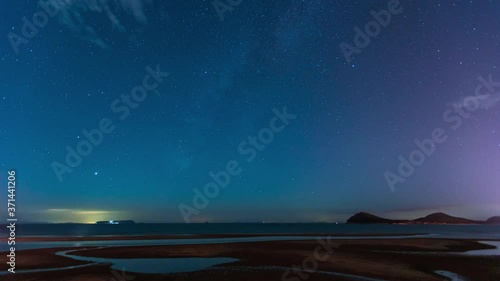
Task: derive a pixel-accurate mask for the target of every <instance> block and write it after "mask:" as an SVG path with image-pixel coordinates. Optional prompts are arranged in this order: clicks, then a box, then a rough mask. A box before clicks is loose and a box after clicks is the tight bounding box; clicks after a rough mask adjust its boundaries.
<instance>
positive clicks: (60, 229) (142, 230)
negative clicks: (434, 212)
mask: <svg viewBox="0 0 500 281" xmlns="http://www.w3.org/2000/svg"><path fill="white" fill-rule="evenodd" d="M7 230H8V229H7V228H6V226H5V225H2V226H1V227H0V236H1V237H6V236H7V235H8V233H7ZM319 233H328V234H348V235H359V234H408V233H419V234H436V235H438V236H441V237H448V238H474V239H500V226H499V225H385V224H371V225H357V224H325V223H312V224H311V223H309V224H307V223H295V224H264V223H233V224H216V223H206V224H180V223H179V224H151V223H137V224H122V225H120V224H118V225H99V224H19V225H17V226H16V236H17V237H22V236H115V235H117V236H124V235H168V234H176V235H190V234H191V235H193V234H319Z"/></svg>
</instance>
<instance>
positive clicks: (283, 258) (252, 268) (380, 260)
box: [2, 234, 500, 281]
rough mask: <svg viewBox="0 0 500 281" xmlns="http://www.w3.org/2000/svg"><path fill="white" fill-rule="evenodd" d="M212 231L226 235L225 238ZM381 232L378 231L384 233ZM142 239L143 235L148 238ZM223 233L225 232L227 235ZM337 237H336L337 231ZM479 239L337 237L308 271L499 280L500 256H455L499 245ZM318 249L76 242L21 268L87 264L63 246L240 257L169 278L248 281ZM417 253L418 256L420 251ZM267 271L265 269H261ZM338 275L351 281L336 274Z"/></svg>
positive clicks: (97, 273) (99, 274) (106, 274)
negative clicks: (327, 252)
mask: <svg viewBox="0 0 500 281" xmlns="http://www.w3.org/2000/svg"><path fill="white" fill-rule="evenodd" d="M211 236H212V235H211ZM214 236H216V237H218V238H221V235H214ZM266 236H269V235H266ZM280 236H283V235H280ZM289 236H290V235H289ZM311 236H312V235H311ZM322 236H324V235H322ZM350 236H351V235H350ZM379 236H381V235H380V234H379ZM140 237H141V238H143V237H144V236H140ZM149 237H151V236H149ZM169 237H171V236H169ZM212 237H213V236H212ZM222 237H227V236H224V235H222ZM231 237H234V235H231ZM239 237H242V236H241V235H240V236H239ZM243 237H248V236H243ZM336 237H337V238H338V235H337V236H336ZM87 238H88V237H87ZM112 238H118V239H121V238H122V237H116V236H115V237H109V239H112ZM135 238H137V237H135ZM183 238H184V237H183ZM197 238H200V237H197ZM205 238H206V237H205ZM477 240H478V239H444V238H404V239H399V238H389V239H353V240H350V239H338V240H337V239H332V240H330V242H329V243H331V244H332V245H334V246H335V250H334V252H333V254H332V255H331V256H330V257H329V259H328V260H327V261H325V262H318V269H317V270H316V271H315V272H312V273H308V274H310V275H311V277H314V278H313V279H314V280H331V279H329V276H328V274H324V272H332V273H341V274H347V275H355V276H363V277H366V278H374V279H381V280H399V281H406V280H408V281H410V280H411V281H413V280H428V281H438V280H442V276H440V277H439V275H437V274H436V273H434V272H435V271H438V270H442V271H449V272H453V273H456V274H460V275H461V276H465V277H466V278H469V279H470V280H500V272H498V268H499V267H500V259H499V258H498V257H488V256H484V257H483V256H468V255H458V254H460V253H464V252H467V251H473V250H483V249H492V248H495V247H492V246H488V245H484V244H481V243H480V242H478V241H477ZM317 246H318V242H317V241H315V240H294V241H268V242H265V241H263V242H236V243H221V244H193V245H164V246H114V247H104V248H103V247H86V248H85V249H83V248H78V247H66V248H45V249H33V250H20V251H19V252H18V255H19V259H18V263H17V265H16V269H17V270H29V269H47V268H61V267H67V266H82V265H85V264H87V263H86V262H84V261H77V260H74V259H71V258H67V257H62V256H59V255H57V254H56V253H58V252H61V251H71V254H72V255H76V256H79V257H96V258H106V259H116V258H120V259H156V258H173V259H175V258H186V257H200V258H217V257H230V258H234V259H237V260H238V261H236V262H231V263H229V264H224V265H218V266H214V267H211V268H207V269H205V270H200V271H195V272H187V273H170V274H167V275H166V276H170V277H172V276H183V278H184V280H186V281H191V280H193V281H194V280H207V281H208V280H223V279H226V277H228V278H229V277H231V278H232V279H235V280H241V279H242V278H246V277H248V276H254V277H255V279H251V278H250V279H251V280H282V279H281V277H282V274H283V271H282V270H281V271H280V270H269V268H272V267H275V268H291V267H292V266H294V265H300V264H301V263H302V261H303V260H304V259H306V258H308V257H311V256H312V255H313V251H314V250H315V248H316V247H317ZM416 253H418V255H415V254H416ZM2 255H3V253H2ZM41 257H43V258H41ZM259 268H260V269H259ZM263 268H267V269H266V270H263ZM478 269H480V270H479V271H480V273H479V274H481V275H482V276H484V279H477V278H476V279H472V278H473V277H475V276H476V275H475V274H478ZM111 272H112V269H111V264H94V265H88V266H84V267H81V268H74V269H69V270H56V271H50V272H37V273H23V274H21V275H22V276H23V278H24V279H26V280H28V279H29V280H34V281H35V280H36V281H38V280H40V281H42V280H66V279H68V277H70V276H71V277H74V278H73V279H71V280H78V281H79V280H82V281H83V280H89V281H94V280H105V279H104V278H106V280H109V279H110V278H112V277H113V276H112V275H111ZM321 272H323V274H322V273H321ZM130 274H133V275H134V276H137V278H136V279H134V280H136V281H137V280H153V281H156V280H170V279H168V278H165V275H163V274H142V273H137V272H134V273H130ZM14 277H16V276H15V275H3V276H2V278H3V279H4V280H6V281H10V280H16V279H15V278H14ZM30 278H34V279H30ZM85 278H88V279H85ZM231 278H229V279H228V280H230V279H231ZM276 278H278V279H276ZM330 278H331V276H330ZM487 278H489V279H487ZM232 279H231V280H232ZM311 280H312V279H311ZM338 280H352V279H349V278H347V277H342V276H339V277H338Z"/></svg>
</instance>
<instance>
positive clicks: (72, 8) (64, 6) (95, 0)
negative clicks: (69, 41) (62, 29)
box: [58, 0, 152, 49]
mask: <svg viewBox="0 0 500 281" xmlns="http://www.w3.org/2000/svg"><path fill="white" fill-rule="evenodd" d="M151 2H152V1H151V0H146V1H139V0H86V1H68V0H60V1H59V4H60V11H59V13H58V17H59V21H60V22H61V23H62V24H63V25H65V26H66V27H68V28H69V29H70V30H71V31H72V32H73V33H75V34H76V36H78V37H79V38H80V39H82V40H85V41H88V42H91V43H93V44H95V45H97V46H99V47H101V48H103V49H105V48H107V47H108V44H106V42H105V41H104V40H103V39H102V38H101V37H100V36H99V35H98V34H97V32H96V31H95V30H96V29H99V28H97V26H95V22H96V21H95V17H96V15H97V16H98V15H102V16H104V17H105V18H106V19H107V20H108V21H109V24H110V25H111V27H112V29H113V30H115V31H117V32H120V33H126V32H127V31H128V30H127V28H126V27H125V26H124V25H123V24H122V21H121V19H123V20H128V18H129V17H130V16H131V17H132V18H133V19H135V21H136V23H137V24H138V25H139V27H137V26H134V27H133V28H130V30H134V31H137V30H139V31H140V30H141V28H140V27H142V26H144V25H145V24H147V22H148V18H147V16H146V6H147V5H150V4H151ZM91 24H92V25H91ZM129 36H130V37H132V38H133V37H135V35H134V34H130V35H129Z"/></svg>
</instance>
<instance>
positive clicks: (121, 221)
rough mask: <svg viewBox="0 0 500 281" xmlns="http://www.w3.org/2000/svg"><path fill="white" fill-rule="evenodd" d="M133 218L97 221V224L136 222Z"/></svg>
mask: <svg viewBox="0 0 500 281" xmlns="http://www.w3.org/2000/svg"><path fill="white" fill-rule="evenodd" d="M134 223H135V221H133V220H119V221H96V222H95V224H134Z"/></svg>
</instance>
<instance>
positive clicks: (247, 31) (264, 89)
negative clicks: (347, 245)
mask: <svg viewBox="0 0 500 281" xmlns="http://www.w3.org/2000/svg"><path fill="white" fill-rule="evenodd" d="M212 2H213V1H203V0H197V1H180V0H174V1H159V0H158V1H156V0H145V1H133V0H95V1H93V0H92V1H68V2H67V4H66V5H64V6H61V8H60V9H59V10H58V12H57V14H55V15H53V16H49V17H48V20H47V22H46V24H45V25H44V26H43V27H38V28H37V32H34V33H35V34H33V33H30V34H28V35H30V36H31V37H32V38H24V40H25V41H22V42H21V41H19V40H20V39H19V38H18V37H13V36H14V35H12V34H16V35H18V36H22V34H23V30H22V29H23V25H24V24H25V21H24V20H23V17H26V20H27V21H32V20H33V15H34V14H36V13H37V12H40V11H44V10H43V9H42V8H41V6H40V5H39V4H38V3H37V2H36V1H27V0H23V1H5V2H3V3H2V4H1V5H0V14H1V16H2V24H1V25H0V31H1V32H0V34H3V35H2V36H3V37H2V38H3V39H2V40H1V41H0V59H1V60H0V71H1V75H0V118H1V119H0V120H2V123H1V125H0V159H1V173H2V175H1V177H0V178H1V179H2V180H3V182H4V183H2V184H0V185H3V186H6V182H7V179H6V177H7V171H8V170H9V169H15V170H16V172H17V186H18V187H17V194H16V200H17V204H18V206H17V207H18V210H17V214H18V217H19V219H20V220H22V221H25V222H93V221H96V220H113V219H114V220H117V219H133V220H136V221H142V222H182V221H183V217H182V215H181V213H180V211H179V204H186V205H190V206H193V203H192V200H193V197H194V194H195V193H194V191H193V189H195V188H196V189H198V190H202V191H203V187H204V186H205V185H206V184H207V183H209V182H211V181H212V178H211V177H210V176H209V173H210V172H211V171H213V172H217V171H220V170H224V169H225V168H226V164H227V163H228V161H231V160H235V161H237V162H238V163H239V164H240V168H241V173H240V174H239V175H237V176H234V177H231V179H230V183H229V184H228V186H227V187H225V188H223V189H221V190H220V193H219V194H218V196H216V197H215V198H211V199H209V205H208V206H207V207H206V208H204V209H203V210H200V211H199V213H198V214H196V215H193V216H191V221H192V222H205V221H210V222H254V221H267V222H319V221H328V222H332V221H337V220H344V219H346V218H347V217H349V216H350V215H352V214H353V213H355V212H358V211H368V212H374V213H376V214H379V215H387V216H392V217H409V218H413V217H415V216H418V215H421V214H427V213H430V212H433V211H445V212H449V213H450V214H453V215H461V216H467V217H470V218H479V219H485V218H487V217H489V216H493V215H500V191H499V190H500V189H499V187H500V173H499V170H498V168H499V167H500V165H499V164H500V127H499V124H500V122H499V118H500V107H499V104H500V98H499V97H500V90H498V89H499V88H500V87H498V85H497V86H496V89H493V87H490V88H492V91H491V93H490V97H489V99H487V100H481V101H480V104H479V105H478V109H477V110H474V111H473V112H470V115H468V117H467V118H465V117H462V118H461V124H460V126H458V128H456V129H452V128H451V127H452V125H456V123H455V122H446V121H445V120H444V118H443V114H444V113H446V112H447V111H449V110H450V111H451V110H453V109H454V105H456V104H460V103H461V102H463V101H464V100H466V99H467V97H468V96H473V95H474V93H475V89H476V88H477V87H478V85H481V82H480V81H479V79H478V77H479V76H482V77H483V78H484V79H486V80H488V76H489V75H492V80H493V81H500V67H499V65H498V63H499V58H500V55H499V54H500V53H499V51H500V28H499V27H500V22H499V19H500V2H498V1H493V0H492V1H479V0H475V1H453V2H451V1H403V2H402V3H401V8H402V9H403V11H402V12H401V13H399V14H393V15H392V18H391V22H390V23H389V24H388V25H387V26H386V27H382V28H381V30H380V33H379V34H378V35H377V36H375V37H372V38H371V40H370V43H369V44H368V45H367V46H366V47H364V48H361V49H360V52H359V53H354V54H352V55H351V56H350V58H351V59H350V61H349V62H348V61H347V60H346V58H345V56H344V54H343V52H342V49H341V48H340V47H339V46H340V44H341V43H342V42H345V43H347V44H349V45H351V46H355V43H354V38H355V35H356V32H355V31H354V28H355V27H359V28H361V29H364V27H365V25H366V24H367V23H369V22H370V21H373V20H374V17H373V16H372V15H371V14H370V11H372V10H374V11H377V12H378V11H380V10H382V9H386V10H387V9H388V1H373V0H372V1H347V0H346V1H344V0H343V1H330V0H310V1H301V0H284V1H262V0H257V1H248V0H242V1H241V3H237V5H233V6H231V5H229V4H228V3H229V2H232V3H233V4H234V3H236V2H238V1H225V0H221V1H220V2H221V3H222V6H219V8H220V7H226V8H228V10H224V12H222V16H221V14H220V13H221V11H220V10H219V12H218V11H217V10H216V7H215V6H214V4H213V3H212ZM224 5H225V6H224ZM39 15H40V14H39ZM41 20H43V18H42V19H41ZM25 31H26V30H25ZM12 40H18V41H15V42H17V43H16V44H17V45H15V46H14V45H13V44H12ZM146 67H149V70H150V72H148V70H146ZM157 67H159V68H157ZM166 72H168V76H167V75H165V77H162V78H161V80H162V81H161V83H158V87H157V88H155V89H154V90H151V91H150V92H149V93H148V94H147V97H146V98H145V99H144V100H143V101H141V102H138V103H137V104H138V106H137V107H136V108H130V112H129V115H127V117H126V118H124V119H123V120H121V119H120V116H121V113H117V112H116V110H115V111H114V110H113V109H112V104H113V102H114V101H115V100H117V99H119V100H120V99H121V95H124V94H125V95H129V94H130V93H131V89H133V88H134V87H136V86H140V85H143V78H144V77H145V76H146V75H148V73H149V75H150V76H151V73H156V74H157V75H158V73H166ZM490 80H491V79H490ZM152 81H153V82H154V80H152ZM482 91H486V92H487V87H483V90H482ZM486 92H484V93H486ZM121 105H123V103H121ZM285 107H286V109H287V111H288V112H289V113H290V114H293V115H295V116H296V118H295V119H293V120H290V122H289V124H288V125H286V127H285V128H284V129H283V130H282V131H281V132H278V133H275V135H274V138H273V140H272V141H271V142H270V143H268V144H266V145H265V148H264V149H262V150H261V151H257V153H256V155H255V159H253V160H252V161H246V158H247V157H248V155H241V153H239V152H238V146H239V145H240V144H241V143H242V142H244V141H248V137H249V136H257V135H258V133H259V131H260V130H262V129H263V128H268V127H269V122H270V120H271V119H272V118H273V116H275V113H274V112H273V109H277V110H280V111H282V109H283V108H285ZM450 116H455V118H457V116H458V114H456V113H450ZM450 116H449V117H450ZM103 118H108V120H111V122H112V125H113V126H114V127H113V128H114V130H113V131H112V132H110V133H106V134H104V135H103V139H102V142H101V143H100V144H99V145H98V146H94V147H93V150H92V152H91V153H90V154H89V155H88V156H84V157H82V161H81V163H80V164H79V165H77V166H76V167H73V168H72V172H68V173H64V174H63V175H62V180H59V179H58V177H57V175H56V173H55V171H54V167H53V163H54V162H59V163H61V164H64V165H66V160H65V157H66V154H67V151H66V149H65V148H66V147H67V146H69V147H72V148H76V146H77V144H78V143H79V142H80V141H82V140H85V136H84V134H83V133H82V130H89V131H90V130H92V129H96V128H99V126H100V122H101V120H102V119H103ZM456 122H458V121H456ZM436 128H441V129H443V131H444V132H445V134H446V136H447V140H446V141H445V142H444V143H442V144H436V146H434V150H435V151H434V153H433V154H432V155H430V156H428V157H427V158H426V159H425V161H424V163H423V164H422V165H420V166H418V167H416V168H415V171H414V173H413V174H412V175H411V176H408V177H404V182H398V183H397V184H396V186H395V189H393V190H391V188H389V186H388V183H387V180H386V177H385V173H386V172H387V171H390V172H392V173H394V174H396V175H398V165H399V164H400V160H399V159H398V156H399V155H402V156H403V157H404V158H406V159H408V157H409V154H410V153H411V152H412V151H413V150H415V149H416V148H417V146H416V144H415V140H416V139H418V140H423V139H427V138H432V134H433V130H434V129H436ZM6 198H7V193H6V192H2V193H1V194H0V200H2V201H3V202H6ZM2 214H4V213H2Z"/></svg>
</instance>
